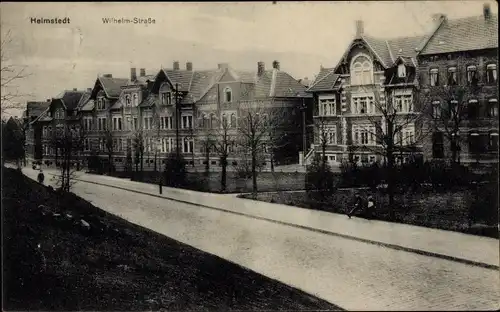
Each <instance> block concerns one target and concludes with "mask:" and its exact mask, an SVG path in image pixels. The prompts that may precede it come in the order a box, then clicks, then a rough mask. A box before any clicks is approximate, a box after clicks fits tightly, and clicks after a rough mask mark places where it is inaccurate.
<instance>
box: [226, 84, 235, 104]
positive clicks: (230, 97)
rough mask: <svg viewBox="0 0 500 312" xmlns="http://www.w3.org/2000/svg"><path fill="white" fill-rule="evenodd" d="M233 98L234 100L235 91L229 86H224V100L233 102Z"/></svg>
mask: <svg viewBox="0 0 500 312" xmlns="http://www.w3.org/2000/svg"><path fill="white" fill-rule="evenodd" d="M232 100H233V91H232V90H231V88H229V87H226V88H224V101H225V102H232Z"/></svg>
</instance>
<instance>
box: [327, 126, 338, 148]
mask: <svg viewBox="0 0 500 312" xmlns="http://www.w3.org/2000/svg"><path fill="white" fill-rule="evenodd" d="M328 144H333V145H336V144H337V129H336V128H332V129H329V130H328Z"/></svg>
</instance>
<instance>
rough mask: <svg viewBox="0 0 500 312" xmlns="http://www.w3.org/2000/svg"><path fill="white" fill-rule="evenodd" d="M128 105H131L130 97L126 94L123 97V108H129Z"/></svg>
mask: <svg viewBox="0 0 500 312" xmlns="http://www.w3.org/2000/svg"><path fill="white" fill-rule="evenodd" d="M130 104H131V101H130V95H129V94H127V95H125V106H127V107H128V106H130Z"/></svg>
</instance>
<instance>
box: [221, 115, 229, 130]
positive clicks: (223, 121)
mask: <svg viewBox="0 0 500 312" xmlns="http://www.w3.org/2000/svg"><path fill="white" fill-rule="evenodd" d="M221 120H222V124H221V127H227V125H228V123H227V115H226V114H222V117H221Z"/></svg>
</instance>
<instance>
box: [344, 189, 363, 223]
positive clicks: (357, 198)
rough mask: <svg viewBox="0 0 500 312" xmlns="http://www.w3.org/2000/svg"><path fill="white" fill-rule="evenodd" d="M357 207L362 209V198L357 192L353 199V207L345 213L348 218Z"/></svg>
mask: <svg viewBox="0 0 500 312" xmlns="http://www.w3.org/2000/svg"><path fill="white" fill-rule="evenodd" d="M359 209H363V199H362V198H361V196H360V195H359V194H356V196H355V201H354V207H353V208H352V209H351V211H349V213H348V214H347V216H348V217H349V219H350V218H351V216H352V215H353V214H354V213H355V212H356V211H357V210H359Z"/></svg>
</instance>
